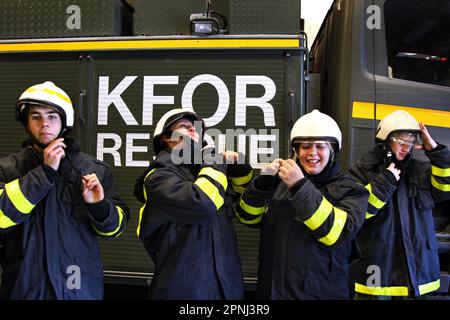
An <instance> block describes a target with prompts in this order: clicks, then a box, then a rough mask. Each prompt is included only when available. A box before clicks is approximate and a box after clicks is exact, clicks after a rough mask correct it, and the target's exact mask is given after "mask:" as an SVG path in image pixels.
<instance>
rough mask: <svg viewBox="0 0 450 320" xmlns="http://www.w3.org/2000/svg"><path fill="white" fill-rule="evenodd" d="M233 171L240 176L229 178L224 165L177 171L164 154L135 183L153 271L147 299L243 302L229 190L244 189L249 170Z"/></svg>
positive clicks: (142, 232) (186, 167)
mask: <svg viewBox="0 0 450 320" xmlns="http://www.w3.org/2000/svg"><path fill="white" fill-rule="evenodd" d="M234 166H235V169H236V170H234V171H235V172H234V173H236V172H238V173H239V174H234V173H230V174H229V175H228V176H227V175H226V173H227V165H226V164H223V165H217V164H215V165H211V166H208V165H202V166H200V165H184V164H180V165H175V164H174V163H173V162H172V160H171V156H170V151H168V150H163V151H161V152H159V153H158V156H157V158H156V160H155V161H154V162H153V163H152V164H151V165H150V167H149V168H148V169H147V170H146V172H145V173H144V175H143V176H141V178H140V179H138V183H137V184H136V188H135V195H136V197H137V198H138V199H139V200H140V201H141V202H143V203H144V206H143V207H142V208H141V211H140V214H139V225H138V231H137V232H138V237H139V239H140V240H141V241H142V243H143V245H144V247H145V249H146V250H147V252H148V254H149V255H150V257H151V258H152V260H153V262H154V265H155V270H154V276H153V279H152V282H151V286H150V298H151V299H188V300H191V299H242V298H243V294H244V290H243V277H242V271H241V261H240V257H239V252H238V247H237V239H236V234H235V230H234V226H233V218H234V210H233V203H234V199H235V198H237V197H239V195H238V194H237V193H235V192H234V191H233V190H232V188H231V185H232V184H233V187H239V186H242V185H245V184H246V183H247V184H248V182H249V181H250V180H251V171H252V170H251V167H250V166H248V165H234ZM230 167H232V166H231V165H229V166H228V169H230ZM228 171H230V170H228ZM230 176H233V177H230ZM229 182H230V183H229Z"/></svg>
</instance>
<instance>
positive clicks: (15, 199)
mask: <svg viewBox="0 0 450 320" xmlns="http://www.w3.org/2000/svg"><path fill="white" fill-rule="evenodd" d="M5 190H6V193H7V194H8V198H9V200H10V201H11V202H12V204H13V205H14V207H16V209H17V210H18V211H19V212H21V213H23V214H28V213H30V212H31V210H33V208H34V207H35V206H36V205H35V204H32V203H31V202H30V201H28V199H27V198H25V195H24V194H23V193H22V191H21V190H20V185H19V179H16V180H14V181H11V182H9V183H7V184H5Z"/></svg>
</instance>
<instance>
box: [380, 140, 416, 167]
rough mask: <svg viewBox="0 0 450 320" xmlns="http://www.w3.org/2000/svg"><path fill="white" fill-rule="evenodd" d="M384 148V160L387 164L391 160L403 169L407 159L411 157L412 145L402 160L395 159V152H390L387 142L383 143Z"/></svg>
mask: <svg viewBox="0 0 450 320" xmlns="http://www.w3.org/2000/svg"><path fill="white" fill-rule="evenodd" d="M384 149H385V152H386V155H385V161H386V162H387V164H388V165H389V164H390V163H391V162H393V163H394V164H395V167H396V168H397V169H399V170H401V171H403V169H404V168H405V166H406V165H407V164H408V162H409V160H410V159H411V156H412V149H413V147H411V149H410V150H409V152H408V154H407V155H406V157H405V159H403V160H398V159H397V157H396V155H395V153H394V152H392V149H391V146H390V144H389V143H385V144H384Z"/></svg>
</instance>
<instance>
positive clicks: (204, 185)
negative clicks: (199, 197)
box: [194, 178, 224, 210]
mask: <svg viewBox="0 0 450 320" xmlns="http://www.w3.org/2000/svg"><path fill="white" fill-rule="evenodd" d="M194 184H195V185H196V186H198V187H199V188H200V189H201V190H202V191H203V192H204V193H205V194H206V195H207V196H208V198H210V199H211V201H212V202H213V203H214V205H215V206H216V208H217V210H219V208H220V207H222V205H223V203H224V200H223V198H222V196H221V195H220V192H219V189H217V187H216V186H215V185H214V184H213V183H212V182H211V181H209V180H208V179H206V178H198V179H197V180H195V182H194Z"/></svg>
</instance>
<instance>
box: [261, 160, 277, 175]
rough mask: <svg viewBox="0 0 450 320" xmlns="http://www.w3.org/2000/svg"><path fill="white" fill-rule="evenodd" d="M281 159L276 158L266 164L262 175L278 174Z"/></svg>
mask: <svg viewBox="0 0 450 320" xmlns="http://www.w3.org/2000/svg"><path fill="white" fill-rule="evenodd" d="M280 160H281V159H275V160H273V161H272V162H271V163H269V164H268V165H266V166H264V167H263V168H262V169H261V175H264V176H276V175H277V173H278V170H279V169H280Z"/></svg>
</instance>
